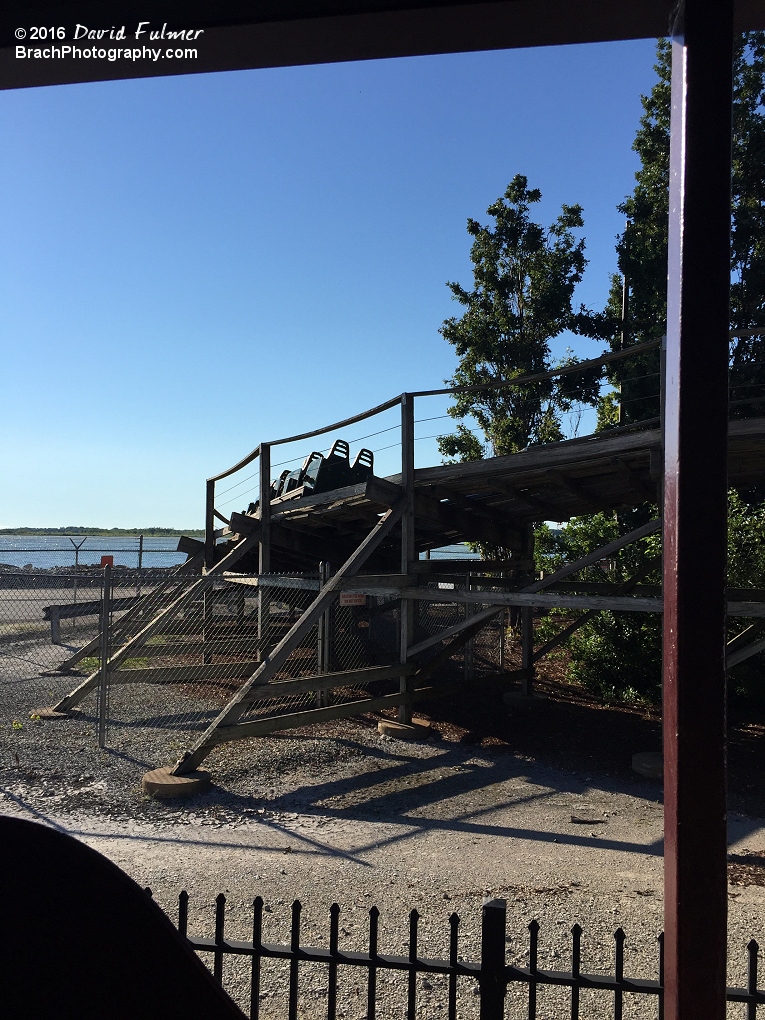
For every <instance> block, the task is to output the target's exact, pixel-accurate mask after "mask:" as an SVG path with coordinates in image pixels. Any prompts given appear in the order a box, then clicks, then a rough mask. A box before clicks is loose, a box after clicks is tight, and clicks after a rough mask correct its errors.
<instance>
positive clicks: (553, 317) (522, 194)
mask: <svg viewBox="0 0 765 1020" xmlns="http://www.w3.org/2000/svg"><path fill="white" fill-rule="evenodd" d="M541 197H542V196H541V193H540V191H539V190H538V189H536V188H533V189H530V188H529V187H528V180H527V178H526V177H523V176H522V175H520V174H519V175H517V176H516V177H514V178H513V180H512V181H511V182H510V184H509V185H508V187H507V190H506V191H505V193H504V195H503V196H502V197H500V198H499V199H497V201H496V202H494V203H493V204H492V205H490V206H489V208H488V210H487V213H488V215H489V216H491V217H493V219H494V224H493V227H492V226H491V225H489V226H484V225H482V224H480V223H478V222H477V221H476V220H473V219H469V220H468V224H467V229H468V233H469V234H470V235H471V237H472V238H473V244H472V247H471V250H470V258H471V261H472V263H473V289H472V290H466V289H465V288H464V287H462V286H461V285H460V284H459V283H449V284H448V287H449V289H450V290H451V292H452V294H453V296H454V298H455V300H456V301H458V302H459V303H460V304H461V305H463V306H464V308H465V311H464V313H463V315H462V316H461V318H450V319H447V320H446V321H445V322H444V324H443V325H442V326H441V330H440V332H441V335H442V336H443V337H444V339H445V340H447V341H448V342H449V343H450V344H452V346H453V347H454V348H455V350H456V353H457V356H458V358H459V364H458V366H457V370H456V371H455V373H454V376H453V377H452V378H451V379H450V380H448V382H449V383H450V384H451V385H454V386H477V385H481V384H483V383H494V382H502V381H505V380H508V381H509V380H511V379H514V378H516V377H517V376H521V375H526V374H528V373H532V372H544V371H545V370H547V369H548V368H550V340H551V339H552V338H553V337H555V336H558V335H559V334H560V333H561V332H563V331H564V330H565V329H567V328H569V327H571V325H572V323H573V321H574V317H573V315H572V308H571V301H572V296H573V291H574V288H575V286H576V285H577V283H579V281H580V280H581V279H582V275H583V273H584V268H585V266H586V264H587V260H586V259H585V257H584V240H583V239H581V238H580V239H577V238H576V236H575V234H574V230H576V229H577V228H580V227H583V226H584V222H583V219H582V208H581V206H579V205H564V206H563V207H562V211H561V215H560V216H558V218H557V219H556V220H555V221H554V223H553V224H552V225H551V226H550V227H548V228H544V227H543V226H541V225H540V224H539V223H535V222H534V221H533V220H532V219H531V216H530V207H531V206H532V205H534V204H535V203H537V202H539V201H540V199H541ZM596 390H597V383H596V382H595V381H594V380H587V381H586V384H585V385H584V386H583V384H582V383H581V381H580V383H579V384H578V389H577V388H576V387H572V385H571V384H570V383H569V384H568V386H567V387H566V386H559V385H557V384H555V383H554V382H553V381H551V380H546V381H544V382H541V383H535V384H533V385H529V386H526V387H523V388H508V389H490V390H484V391H481V392H478V393H461V394H459V395H457V396H456V399H455V402H454V405H453V406H452V407H451V408H450V409H449V414H450V415H451V416H452V417H454V418H457V419H460V420H462V419H464V418H465V417H466V416H472V417H473V418H474V420H475V421H476V422H477V424H478V426H479V428H480V430H481V432H482V433H483V439H481V438H479V437H478V436H476V435H475V433H473V432H472V431H470V430H469V429H468V428H467V427H466V426H465V425H464V423H463V422H462V421H460V424H459V425H458V426H457V432H456V434H453V435H450V436H442V437H441V438H440V439H439V448H440V450H441V452H442V453H443V454H445V455H446V456H448V457H455V458H458V459H459V460H480V459H481V458H482V457H483V456H484V455H485V454H486V453H487V452H488V453H490V454H491V455H493V456H501V455H503V454H508V453H514V452H516V451H518V450H521V449H523V448H524V447H526V446H528V445H531V444H535V443H545V442H551V441H554V440H556V439H560V438H561V436H562V433H561V426H560V412H561V411H562V410H567V409H568V408H569V407H570V405H571V402H572V401H573V400H575V399H579V398H581V397H584V398H589V399H591V400H592V399H594V395H595V392H596Z"/></svg>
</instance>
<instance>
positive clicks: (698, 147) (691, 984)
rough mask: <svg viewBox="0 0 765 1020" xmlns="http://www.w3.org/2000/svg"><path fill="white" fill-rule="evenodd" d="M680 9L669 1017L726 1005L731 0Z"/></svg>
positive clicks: (671, 273) (676, 33)
mask: <svg viewBox="0 0 765 1020" xmlns="http://www.w3.org/2000/svg"><path fill="white" fill-rule="evenodd" d="M677 10H678V22H677V23H676V24H675V25H674V28H673V32H672V36H673V38H672V121H671V143H670V178H669V180H670V184H669V265H668V287H667V368H666V376H667V377H666V408H665V468H664V472H665V474H664V685H663V697H664V707H663V729H664V954H665V955H664V1016H665V1017H666V1020H690V1018H693V1020H723V1018H724V1017H725V1016H726V950H727V935H726V928H727V904H728V896H727V875H726V851H727V846H726V836H727V832H726V828H727V824H726V781H725V753H726V732H725V726H726V721H725V709H726V691H725V609H726V607H725V570H726V552H727V549H726V545H727V542H726V529H727V430H728V359H729V352H728V344H729V338H728V330H729V321H730V320H729V298H730V217H731V130H732V124H731V121H732V51H733V3H732V0H685V3H684V4H683V5H681V6H680V7H679V8H678V9H677ZM702 423H703V426H702ZM700 429H701V431H700Z"/></svg>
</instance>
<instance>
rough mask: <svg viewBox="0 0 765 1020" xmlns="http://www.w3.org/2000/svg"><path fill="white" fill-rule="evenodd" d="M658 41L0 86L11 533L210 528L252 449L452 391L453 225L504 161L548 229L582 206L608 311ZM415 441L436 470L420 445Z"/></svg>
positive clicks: (591, 282)
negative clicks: (216, 494)
mask: <svg viewBox="0 0 765 1020" xmlns="http://www.w3.org/2000/svg"><path fill="white" fill-rule="evenodd" d="M654 49H655V47H654V43H653V42H652V41H649V40H646V41H638V42H630V43H609V44H602V45H592V46H576V47H566V48H563V47H561V48H557V47H556V48H547V49H538V50H522V51H518V50H512V51H497V52H491V53H472V54H458V55H448V56H438V57H424V58H406V59H399V60H389V61H370V62H360V63H348V64H338V65H322V66H316V67H302V68H281V69H268V70H257V71H243V72H232V73H225V74H213V75H187V76H180V77H173V78H165V79H162V78H156V79H146V80H138V81H120V82H104V83H89V84H83V85H69V86H59V87H54V88H43V89H29V90H22V91H17V92H4V93H1V94H0V131H1V132H2V137H3V139H4V145H3V149H4V157H3V160H2V161H1V162H0V195H2V205H3V214H2V230H1V231H0V263H1V266H0V268H1V272H0V281H1V282H0V303H1V305H2V308H3V315H2V325H1V326H0V330H2V349H3V368H4V371H3V386H2V393H3V397H2V402H1V403H0V424H1V425H2V430H3V435H4V437H5V442H4V444H3V446H2V449H0V479H2V481H1V482H0V527H13V526H21V525H29V526H61V525H67V524H72V525H74V524H84V525H91V526H92V525H99V526H104V527H140V526H151V525H164V526H177V527H179V528H191V527H195V526H199V525H200V523H201V521H202V514H203V505H204V479H205V478H206V477H207V476H208V475H210V474H214V473H217V472H218V471H221V470H223V469H224V468H226V467H227V466H228V465H230V464H232V463H234V462H235V461H237V460H238V459H239V458H240V457H241V456H242V455H244V454H245V453H246V452H248V451H249V450H250V449H251V448H253V447H254V446H256V445H257V444H258V443H259V442H260V441H261V440H269V439H276V438H278V437H280V436H284V435H289V434H295V433H298V432H302V431H306V430H309V429H311V428H315V427H318V426H320V425H323V424H328V423H330V422H332V421H337V420H338V419H341V418H344V417H346V416H350V415H352V414H354V413H356V412H358V411H361V410H363V409H364V408H366V407H369V406H372V405H375V404H378V403H380V402H381V401H383V400H385V399H387V398H388V397H391V396H393V395H395V394H396V393H399V392H401V391H402V390H415V389H427V388H432V387H437V386H440V385H441V384H442V382H443V380H444V379H445V378H447V377H448V376H449V374H450V373H451V372H452V370H453V368H454V366H455V359H454V354H453V350H452V348H451V347H449V345H448V344H446V342H445V341H444V340H443V339H442V338H441V336H440V335H439V333H438V328H439V326H440V324H441V322H442V321H443V320H444V318H446V317H447V316H450V315H454V314H458V306H456V305H455V304H454V303H453V302H452V300H451V296H450V293H449V291H448V290H447V287H446V286H445V283H446V281H447V280H458V281H460V282H461V283H463V284H464V285H469V284H470V282H471V275H470V260H469V240H470V239H469V237H468V234H467V232H466V230H465V223H466V220H467V218H468V217H469V216H472V217H474V218H476V219H479V220H483V221H484V222H486V221H487V219H488V218H487V217H486V215H485V210H486V207H487V206H488V205H489V204H490V203H491V202H492V201H494V200H495V199H496V198H497V197H498V196H499V195H500V194H501V193H502V192H503V191H504V189H505V187H506V186H507V183H508V182H509V181H510V179H511V178H512V177H513V176H514V175H515V174H516V173H522V174H525V175H526V176H527V177H528V179H529V183H530V185H531V186H533V187H538V188H541V190H542V193H543V201H542V203H540V205H539V206H537V210H538V214H539V219H540V220H541V222H544V223H548V222H550V221H551V220H552V219H553V218H554V217H555V216H556V215H557V213H558V211H559V209H560V205H561V203H564V202H565V203H574V202H579V203H581V204H582V205H583V207H584V218H585V230H584V234H585V236H586V238H587V255H588V258H589V260H590V263H589V265H588V268H587V272H586V275H585V279H584V282H583V283H582V285H581V286H580V287H579V290H578V293H577V301H578V302H579V301H582V302H584V303H586V304H588V305H590V306H593V307H601V306H602V305H603V303H604V301H605V297H606V293H607V289H608V283H609V274H610V273H612V272H613V271H614V270H615V254H614V240H615V236H616V234H617V233H619V231H620V230H621V229H622V226H623V223H622V218H621V216H620V215H619V213H618V212H617V211H616V205H617V203H618V202H619V201H621V200H622V198H623V197H624V196H625V195H626V194H627V193H628V192H629V191H630V190H631V188H632V185H633V175H634V171H635V169H636V167H637V162H636V157H635V154H634V153H633V152H632V151H631V144H632V140H633V137H634V134H635V130H636V128H637V125H638V119H639V116H640V112H641V108H640V94H641V93H645V92H647V91H649V90H650V88H651V86H652V84H653V81H654V72H653V70H652V66H653V62H654ZM565 346H566V341H565V340H561V341H559V343H558V348H559V351H562V349H563V348H565ZM574 347H575V350H576V352H577V353H578V354H579V355H580V356H583V357H586V356H594V355H596V354H597V353H599V352H600V350H601V349H602V348H600V347H599V346H598V345H596V344H593V343H592V342H591V341H580V342H578V343H576V344H574ZM422 405H423V406H422V407H421V408H420V407H418V408H417V417H418V418H427V417H431V416H432V417H437V416H438V415H440V414H443V413H444V410H445V407H446V404H445V402H444V401H443V400H436V399H433V400H431V401H428V402H425V401H423V402H422ZM377 424H379V428H380V429H382V428H385V427H387V426H388V425H390V424H391V421H388V420H385V421H382V422H380V423H377ZM443 427H446V428H448V427H449V423H448V422H446V423H443V422H439V421H435V422H423V424H422V425H421V426H419V430H420V431H419V432H418V434H419V435H422V436H428V435H433V434H436V433H437V432H438V431H440V430H441V429H442V428H443ZM367 431H368V432H372V431H374V429H373V427H372V425H370V427H369V428H368V430H367V429H366V427H365V426H361V427H360V426H355V427H354V428H353V429H352V430H350V431H349V430H346V433H345V434H347V435H348V438H350V439H355V438H357V437H360V436H362V435H365V434H367ZM386 436H388V437H389V438H388V440H387V441H388V442H390V443H393V442H395V433H386V434H383V435H381V436H379V437H376V438H375V439H374V440H370V442H369V443H368V444H367V445H371V446H373V448H375V447H374V442H376V443H378V446H379V447H383V446H384V445H386ZM391 437H392V438H391ZM307 445H308V447H310V446H311V445H312V444H310V443H309V444H307ZM305 447H306V444H301V445H300V446H299V447H297V448H294V449H293V448H290V449H289V450H288V451H285V452H284V457H282V456H281V454H280V455H278V456H277V452H276V451H274V455H273V460H274V461H278V460H281V459H284V458H286V457H287V456H288V455H289V456H295V455H298V454H300V453H302V452H303V450H304V448H305ZM420 454H421V455H422V458H423V462H435V458H436V453H435V449H434V444H433V442H432V441H429V440H423V441H422V442H421V443H420V444H419V446H418V456H420ZM394 455H395V451H393V453H391V452H390V451H388V452H381V453H380V454H378V459H379V473H386V469H387V470H390V471H393V470H395V464H394V463H393V462H390V463H389V464H388V462H387V461H386V459H385V458H386V457H388V458H390V457H392V456H394ZM233 481H236V479H234V480H233ZM252 484H253V482H252V481H251V482H249V483H244V484H242V485H241V487H240V488H239V489H238V490H234V491H233V494H232V495H230V496H228V499H234V500H235V499H236V498H238V495H239V494H240V493H241V494H242V495H243V499H242V502H243V505H246V503H247V502H248V500H249V499H250V498H253V496H252V495H251V494H249V493H247V489H248V488H249V487H251V486H252ZM222 487H225V486H222ZM231 508H233V509H241V507H239V506H238V505H236V504H235V503H234V504H232V505H231V506H230V507H229V509H231Z"/></svg>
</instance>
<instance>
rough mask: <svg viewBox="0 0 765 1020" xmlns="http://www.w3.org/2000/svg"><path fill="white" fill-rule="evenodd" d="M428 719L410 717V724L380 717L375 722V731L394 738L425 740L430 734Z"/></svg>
mask: <svg viewBox="0 0 765 1020" xmlns="http://www.w3.org/2000/svg"><path fill="white" fill-rule="evenodd" d="M430 728H431V727H430V721H429V720H428V719H419V718H417V717H416V716H414V717H413V718H412V724H411V726H410V725H408V724H407V723H400V722H395V721H394V720H393V719H381V720H380V721H379V722H378V724H377V732H378V733H380V734H382V735H383V736H385V737H393V738H394V739H395V740H425V739H427V737H428V736H429V735H430Z"/></svg>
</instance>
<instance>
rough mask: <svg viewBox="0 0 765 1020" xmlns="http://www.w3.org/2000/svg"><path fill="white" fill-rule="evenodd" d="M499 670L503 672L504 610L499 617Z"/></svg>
mask: <svg viewBox="0 0 765 1020" xmlns="http://www.w3.org/2000/svg"><path fill="white" fill-rule="evenodd" d="M499 670H500V672H501V673H504V671H505V610H504V609H503V610H502V612H501V613H500V615H499Z"/></svg>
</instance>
